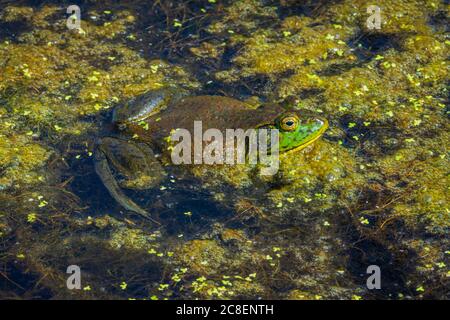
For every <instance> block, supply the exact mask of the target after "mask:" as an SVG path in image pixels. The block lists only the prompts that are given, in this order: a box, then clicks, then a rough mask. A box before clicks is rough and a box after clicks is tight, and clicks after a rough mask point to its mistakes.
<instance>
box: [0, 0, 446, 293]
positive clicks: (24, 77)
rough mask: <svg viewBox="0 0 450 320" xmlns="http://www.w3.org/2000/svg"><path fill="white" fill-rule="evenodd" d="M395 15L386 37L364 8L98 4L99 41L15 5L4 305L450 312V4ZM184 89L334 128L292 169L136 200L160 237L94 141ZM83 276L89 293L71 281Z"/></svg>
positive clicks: (214, 179)
mask: <svg viewBox="0 0 450 320" xmlns="http://www.w3.org/2000/svg"><path fill="white" fill-rule="evenodd" d="M106 5H107V6H108V9H107V10H105V6H106ZM377 5H378V6H380V8H381V10H382V25H381V29H380V30H368V29H367V28H366V19H367V12H366V6H367V3H366V1H359V0H358V1H350V0H344V1H338V2H335V1H331V2H330V1H307V2H304V3H299V2H298V1H295V0H284V1H279V2H277V1H259V0H239V1H229V2H224V3H220V4H219V3H218V2H217V3H215V2H205V1H203V2H200V1H190V2H188V1H178V2H176V3H175V2H173V3H172V2H171V1H169V2H157V3H155V5H150V4H148V3H146V2H145V1H127V2H126V3H122V4H120V5H118V4H117V3H116V2H113V1H107V2H105V3H103V2H102V3H97V2H87V3H86V6H85V7H83V18H82V24H81V28H82V30H81V31H76V30H68V29H67V27H66V18H67V17H66V16H65V15H64V14H61V10H60V7H59V6H56V5H52V4H44V5H42V6H31V5H30V4H27V3H24V4H21V3H17V4H16V3H10V4H8V5H7V6H5V7H2V8H1V9H0V244H1V245H2V250H4V252H5V254H2V256H1V257H0V265H1V266H2V270H3V271H4V272H6V274H8V275H12V277H11V279H7V278H3V277H2V278H1V279H0V283H1V284H2V291H1V292H0V296H1V297H17V296H21V297H24V298H77V299H89V298H117V299H134V298H138V299H153V300H155V299H181V298H185V299H193V298H204V299H229V298H245V299H254V298H260V297H261V298H268V299H271V298H276V299H314V300H320V299H330V298H331V299H354V300H360V299H374V298H389V299H422V298H423V299H425V298H437V299H445V298H446V297H447V296H448V288H446V286H445V283H446V282H448V277H449V271H448V266H449V264H450V262H449V251H448V250H449V248H448V245H449V241H448V232H449V227H450V225H449V221H450V219H449V218H450V216H449V215H450V207H449V201H448V191H449V189H448V188H449V176H448V164H449V154H448V149H449V141H450V140H449V138H450V137H449V134H448V132H449V122H448V88H447V87H448V79H449V76H448V68H449V64H448V53H449V45H450V43H449V40H448V31H447V29H446V28H447V24H448V23H447V20H446V18H445V17H446V15H448V6H447V5H445V3H443V2H439V1H434V0H430V1H419V0H414V1H388V0H379V1H377ZM167 87H171V88H176V90H181V89H183V90H190V91H191V92H193V94H220V95H226V96H230V97H234V98H237V99H240V100H242V101H246V102H248V104H249V107H250V106H252V107H253V108H255V107H256V106H258V105H260V104H261V103H262V102H279V103H281V104H282V105H284V106H290V107H294V108H299V109H305V110H310V111H313V112H315V113H317V114H320V115H321V116H323V117H324V118H326V119H328V120H329V122H330V128H329V130H328V131H327V132H326V133H325V135H324V139H322V140H321V141H317V142H316V143H315V144H313V145H311V146H309V147H308V148H306V149H305V150H302V151H300V152H293V153H287V154H283V155H282V156H281V158H280V170H279V172H278V173H277V174H276V175H275V176H271V177H258V176H257V174H256V172H255V170H254V168H251V167H249V166H230V167H226V166H224V167H222V168H220V169H217V170H211V167H209V166H196V167H194V168H193V170H192V176H189V177H188V180H187V181H183V178H185V177H184V176H182V175H176V173H179V172H177V171H175V172H174V173H173V174H172V173H170V174H169V176H168V182H167V183H165V184H164V185H161V186H160V188H158V190H156V191H142V190H141V191H139V192H137V191H136V192H129V195H130V196H133V197H134V198H135V199H136V200H137V202H139V203H140V204H142V205H148V206H149V207H150V209H151V212H152V217H154V218H155V219H157V220H158V221H159V222H160V223H161V225H156V224H153V223H149V221H143V220H142V219H139V218H138V217H136V216H135V215H133V214H129V213H127V212H122V211H123V210H122V209H121V208H120V207H118V206H115V205H114V203H113V201H109V200H107V201H105V199H110V198H108V194H107V192H106V190H104V188H103V187H102V185H101V183H100V181H99V180H98V178H96V175H95V172H94V165H93V161H92V158H93V151H94V150H93V144H94V143H95V140H96V138H97V137H98V136H101V135H102V133H103V131H104V130H106V129H105V127H107V123H109V122H110V121H109V118H110V113H111V110H112V108H114V107H115V106H117V105H119V104H123V103H124V102H126V101H128V100H129V99H131V98H134V97H136V96H138V95H140V94H142V93H144V92H146V91H148V90H151V89H159V88H167ZM144 126H145V124H144ZM144 126H143V128H142V130H145V129H146V128H144ZM147 130H148V128H147ZM135 140H136V139H135ZM166 164H167V163H166ZM166 167H168V166H165V167H164V168H166ZM189 179H191V180H189ZM193 180H195V182H193ZM198 181H201V186H199V185H200V183H199V182H198ZM134 182H137V183H138V184H145V183H143V182H145V181H142V180H134ZM140 192H142V193H140ZM212 203H214V205H212ZM71 264H77V265H81V267H82V270H83V289H82V290H74V291H68V290H67V289H66V287H65V281H66V277H67V275H66V273H65V271H66V268H67V266H68V265H71ZM370 264H377V265H380V266H381V268H382V270H383V272H384V275H388V277H387V278H386V279H387V280H386V282H385V283H384V284H383V289H382V290H380V291H378V290H377V291H378V292H373V291H370V290H367V289H366V287H365V278H364V277H362V276H361V274H363V275H364V274H365V268H366V267H367V265H370ZM10 280H12V281H10ZM16 284H18V285H19V286H17V285H16Z"/></svg>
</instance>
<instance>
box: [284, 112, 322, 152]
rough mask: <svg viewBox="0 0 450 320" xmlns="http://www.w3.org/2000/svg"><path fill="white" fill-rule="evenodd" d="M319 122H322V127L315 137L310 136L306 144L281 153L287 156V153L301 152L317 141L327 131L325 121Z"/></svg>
mask: <svg viewBox="0 0 450 320" xmlns="http://www.w3.org/2000/svg"><path fill="white" fill-rule="evenodd" d="M320 120H321V121H323V125H322V126H321V127H320V129H319V130H318V131H317V132H316V134H315V135H313V136H311V137H310V138H309V139H308V140H306V142H304V143H302V144H301V145H299V146H298V147H295V148H293V149H289V150H287V151H283V152H282V153H283V154H288V153H293V152H298V151H301V150H303V149H305V148H306V147H307V146H309V145H310V144H312V143H314V141H316V140H317V139H319V138H320V137H321V136H322V135H323V134H324V132H325V131H326V130H327V129H328V126H329V124H328V120H327V119H320Z"/></svg>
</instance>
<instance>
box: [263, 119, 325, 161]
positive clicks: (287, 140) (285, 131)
mask: <svg viewBox="0 0 450 320" xmlns="http://www.w3.org/2000/svg"><path fill="white" fill-rule="evenodd" d="M263 127H266V128H267V127H269V128H276V129H278V132H279V151H280V153H284V152H287V151H292V150H296V151H299V150H301V149H303V148H305V147H307V146H308V145H310V144H311V143H313V142H314V141H316V140H317V139H319V138H320V137H321V136H322V135H323V133H324V132H325V131H326V130H327V128H328V121H327V120H326V119H323V118H320V117H317V116H313V115H308V114H306V113H305V112H299V111H289V112H284V113H282V114H281V115H279V116H278V117H277V118H276V119H275V120H274V121H273V123H272V124H270V125H263V126H261V127H260V128H263Z"/></svg>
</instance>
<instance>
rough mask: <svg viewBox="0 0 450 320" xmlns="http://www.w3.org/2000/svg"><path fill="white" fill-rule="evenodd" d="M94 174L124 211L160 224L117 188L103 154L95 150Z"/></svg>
mask: <svg viewBox="0 0 450 320" xmlns="http://www.w3.org/2000/svg"><path fill="white" fill-rule="evenodd" d="M95 172H97V174H98V176H99V177H100V179H101V180H102V182H103V185H104V186H105V187H106V189H108V191H109V193H110V195H111V196H112V197H113V198H114V199H115V200H116V201H117V202H118V203H119V204H120V205H121V206H122V207H124V208H125V209H127V210H129V211H132V212H135V213H137V214H139V215H141V216H143V217H145V218H147V219H149V220H152V221H153V222H155V223H157V224H160V223H159V222H157V221H155V220H154V219H152V218H151V217H150V214H149V213H148V212H147V211H145V210H144V209H142V208H141V207H140V206H139V205H137V204H136V203H135V202H133V200H131V199H130V198H129V197H128V196H126V195H125V194H124V193H123V191H122V190H121V188H120V187H119V185H118V183H117V181H116V179H115V178H114V175H113V173H112V172H111V169H110V167H109V164H108V160H107V159H106V156H105V154H104V153H103V152H102V151H100V150H98V149H97V150H96V152H95Z"/></svg>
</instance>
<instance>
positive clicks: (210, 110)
mask: <svg viewBox="0 0 450 320" xmlns="http://www.w3.org/2000/svg"><path fill="white" fill-rule="evenodd" d="M194 121H202V127H203V130H204V131H206V130H207V129H209V128H215V129H219V130H221V131H223V132H225V130H226V129H243V130H247V129H258V128H276V129H278V130H279V152H280V153H283V152H293V151H299V150H301V149H303V148H305V147H306V146H308V145H310V144H311V143H313V142H314V141H315V140H317V139H318V138H319V137H320V136H321V135H322V134H323V133H324V131H325V130H326V129H327V127H328V122H327V120H325V119H322V118H320V117H317V116H315V115H311V114H310V113H308V112H307V111H299V110H289V109H288V108H285V107H283V106H280V105H278V104H265V105H262V106H259V107H257V108H252V107H250V106H249V105H248V103H245V102H242V101H239V100H236V99H232V98H228V97H223V96H193V97H183V95H182V94H180V93H175V94H174V92H173V91H170V90H157V91H151V92H148V93H146V94H143V95H142V96H139V97H138V98H136V99H134V100H132V101H130V103H128V104H126V105H124V106H120V107H118V108H116V109H115V110H114V114H113V122H114V124H115V127H116V132H115V133H114V134H113V135H112V136H109V137H104V138H101V139H99V141H98V143H97V147H96V150H95V169H96V172H97V173H98V175H99V176H100V178H101V180H102V182H103V184H104V185H105V186H106V188H107V189H108V191H109V192H110V194H111V195H112V196H113V198H114V199H115V200H116V201H118V203H120V205H121V206H122V207H124V208H125V209H127V210H130V211H133V212H136V213H139V214H141V215H144V216H146V217H148V213H147V211H145V210H144V209H143V208H141V207H140V206H139V205H137V204H136V203H135V202H134V201H133V200H131V199H130V198H129V197H128V196H126V195H125V194H124V192H123V191H122V188H127V189H134V190H136V189H138V190H139V189H141V190H142V189H150V188H153V187H156V186H158V185H159V184H160V183H161V182H162V181H163V180H164V179H165V178H166V173H165V170H164V168H163V165H162V164H163V163H164V164H167V163H170V159H171V155H170V150H171V149H170V147H168V143H169V141H168V140H170V139H168V137H170V136H171V133H172V132H174V131H175V130H176V129H179V128H183V129H187V130H189V131H190V132H193V128H194ZM216 166H219V165H211V170H215V167H216ZM222 166H223V165H222ZM186 168H189V166H188V165H186Z"/></svg>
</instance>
